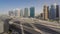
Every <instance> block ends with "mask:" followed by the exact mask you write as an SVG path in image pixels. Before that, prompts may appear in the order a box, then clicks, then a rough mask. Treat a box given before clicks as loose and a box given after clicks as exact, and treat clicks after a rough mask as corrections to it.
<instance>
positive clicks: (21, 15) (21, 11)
mask: <svg viewBox="0 0 60 34" xmlns="http://www.w3.org/2000/svg"><path fill="white" fill-rule="evenodd" d="M20 17H23V10H22V9H21V10H20Z"/></svg>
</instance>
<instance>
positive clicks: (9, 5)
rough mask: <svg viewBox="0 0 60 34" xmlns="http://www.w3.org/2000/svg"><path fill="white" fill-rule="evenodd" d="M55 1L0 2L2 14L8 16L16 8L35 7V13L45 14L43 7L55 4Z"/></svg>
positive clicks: (16, 0) (59, 0)
mask: <svg viewBox="0 0 60 34" xmlns="http://www.w3.org/2000/svg"><path fill="white" fill-rule="evenodd" d="M54 3H55V0H0V14H7V13H8V11H9V10H11V9H15V8H20V9H24V8H26V7H27V8H30V7H32V6H34V7H35V9H36V10H35V13H36V14H39V13H41V12H43V5H44V4H47V5H49V6H50V5H51V4H54ZM56 3H57V4H59V3H60V0H56Z"/></svg>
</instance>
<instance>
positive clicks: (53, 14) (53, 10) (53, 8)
mask: <svg viewBox="0 0 60 34" xmlns="http://www.w3.org/2000/svg"><path fill="white" fill-rule="evenodd" d="M49 19H52V20H55V19H56V6H55V5H51V8H50V11H49Z"/></svg>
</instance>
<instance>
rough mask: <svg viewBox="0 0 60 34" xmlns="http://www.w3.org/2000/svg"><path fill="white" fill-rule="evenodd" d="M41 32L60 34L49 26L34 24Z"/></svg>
mask: <svg viewBox="0 0 60 34" xmlns="http://www.w3.org/2000/svg"><path fill="white" fill-rule="evenodd" d="M34 25H35V26H36V27H37V28H38V29H39V30H41V31H43V32H44V33H43V34H60V32H57V31H55V30H53V29H50V28H49V27H47V26H44V25H41V24H34Z"/></svg>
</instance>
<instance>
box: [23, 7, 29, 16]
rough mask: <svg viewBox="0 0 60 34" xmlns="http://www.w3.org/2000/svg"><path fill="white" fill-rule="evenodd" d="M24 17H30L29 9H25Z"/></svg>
mask: <svg viewBox="0 0 60 34" xmlns="http://www.w3.org/2000/svg"><path fill="white" fill-rule="evenodd" d="M24 17H28V8H25V9H24Z"/></svg>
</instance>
